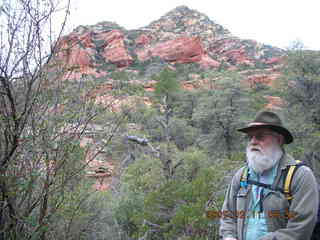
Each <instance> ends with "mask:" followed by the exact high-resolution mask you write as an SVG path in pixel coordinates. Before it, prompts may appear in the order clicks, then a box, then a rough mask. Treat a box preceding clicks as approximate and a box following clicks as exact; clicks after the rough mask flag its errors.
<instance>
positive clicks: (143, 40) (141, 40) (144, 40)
mask: <svg viewBox="0 0 320 240" xmlns="http://www.w3.org/2000/svg"><path fill="white" fill-rule="evenodd" d="M150 41H151V37H150V36H148V35H146V34H141V35H140V36H139V37H138V38H137V39H136V40H135V44H136V45H137V46H144V45H147V44H149V43H150Z"/></svg>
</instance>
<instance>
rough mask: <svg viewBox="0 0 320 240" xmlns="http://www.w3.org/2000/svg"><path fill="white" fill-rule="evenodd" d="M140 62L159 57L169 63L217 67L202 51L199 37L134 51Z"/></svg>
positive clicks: (167, 42)
mask: <svg viewBox="0 0 320 240" xmlns="http://www.w3.org/2000/svg"><path fill="white" fill-rule="evenodd" d="M136 53H137V56H138V59H139V60H140V61H146V60H148V59H150V58H151V57H160V58H161V59H162V60H164V61H166V62H170V63H195V62H196V63H200V64H203V65H204V66H205V67H218V66H219V63H218V62H217V61H214V60H213V59H211V58H210V57H209V56H208V55H207V54H206V53H205V51H204V49H203V45H202V42H201V39H200V38H199V37H180V38H178V39H174V40H169V41H166V42H162V43H158V44H156V45H155V46H153V47H150V46H147V47H145V48H142V49H137V51H136Z"/></svg>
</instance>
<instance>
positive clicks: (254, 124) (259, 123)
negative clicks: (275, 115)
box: [248, 122, 270, 127]
mask: <svg viewBox="0 0 320 240" xmlns="http://www.w3.org/2000/svg"><path fill="white" fill-rule="evenodd" d="M261 125H270V124H268V123H262V122H253V123H249V125H248V126H249V127H252V126H261Z"/></svg>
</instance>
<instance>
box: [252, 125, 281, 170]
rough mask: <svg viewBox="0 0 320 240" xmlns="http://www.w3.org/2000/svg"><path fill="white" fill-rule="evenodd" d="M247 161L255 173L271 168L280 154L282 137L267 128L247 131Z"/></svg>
mask: <svg viewBox="0 0 320 240" xmlns="http://www.w3.org/2000/svg"><path fill="white" fill-rule="evenodd" d="M248 139H249V140H248V145H247V149H246V150H247V151H246V154H247V161H248V165H249V167H250V168H252V169H253V170H254V171H255V172H256V173H263V172H264V171H266V170H268V169H270V168H272V167H273V166H274V165H275V164H276V163H278V161H279V160H280V158H281V156H282V149H281V144H282V143H283V137H282V136H281V135H279V134H277V133H276V132H273V131H271V130H269V129H257V130H253V131H250V132H248Z"/></svg>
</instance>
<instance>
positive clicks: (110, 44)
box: [95, 30, 133, 67]
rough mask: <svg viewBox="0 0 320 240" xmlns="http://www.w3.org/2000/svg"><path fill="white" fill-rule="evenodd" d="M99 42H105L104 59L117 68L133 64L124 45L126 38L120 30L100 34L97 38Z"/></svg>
mask: <svg viewBox="0 0 320 240" xmlns="http://www.w3.org/2000/svg"><path fill="white" fill-rule="evenodd" d="M95 38H96V39H97V40H104V41H105V43H104V44H103V46H102V47H104V52H103V57H105V59H106V60H108V61H110V62H111V63H113V64H116V65H117V67H127V66H129V65H130V64H132V62H133V59H132V57H131V56H130V55H129V54H128V52H127V49H126V47H125V44H124V36H123V33H122V32H121V31H120V30H112V31H110V32H103V33H99V34H97V35H96V36H95Z"/></svg>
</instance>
